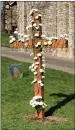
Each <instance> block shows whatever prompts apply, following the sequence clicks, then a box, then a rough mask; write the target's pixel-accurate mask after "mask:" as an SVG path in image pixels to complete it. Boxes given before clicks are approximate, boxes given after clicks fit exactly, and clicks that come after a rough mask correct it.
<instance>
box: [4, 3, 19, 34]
mask: <svg viewBox="0 0 75 130" xmlns="http://www.w3.org/2000/svg"><path fill="white" fill-rule="evenodd" d="M16 26H17V6H16V5H14V6H11V7H10V5H8V8H6V7H5V29H6V30H7V31H8V32H9V33H10V32H12V31H13V27H14V28H16Z"/></svg>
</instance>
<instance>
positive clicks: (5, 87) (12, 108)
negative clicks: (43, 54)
mask: <svg viewBox="0 0 75 130" xmlns="http://www.w3.org/2000/svg"><path fill="white" fill-rule="evenodd" d="M12 63H21V62H18V61H16V60H12V59H8V58H5V57H2V62H1V64H2V68H1V70H2V72H1V73H2V74H1V75H2V76H1V83H2V88H1V91H2V99H1V101H2V130H74V98H75V96H74V75H72V74H68V73H64V72H61V71H56V70H52V69H46V73H45V77H46V78H45V79H44V84H45V94H44V97H45V103H46V104H47V107H46V111H48V112H49V115H54V116H58V117H65V118H66V119H67V121H66V122H65V121H64V122H60V123H58V122H56V123H55V122H54V123H51V122H39V123H38V122H37V121H34V120H23V118H22V117H23V116H24V115H31V114H33V113H34V112H35V109H34V108H32V107H31V106H30V104H29V101H30V99H31V98H32V97H33V85H31V81H32V80H33V75H32V73H31V72H30V71H29V65H30V63H23V66H24V73H25V77H22V78H18V79H15V78H11V77H10V76H9V74H8V65H9V64H12Z"/></svg>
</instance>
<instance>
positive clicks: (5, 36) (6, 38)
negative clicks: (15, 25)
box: [1, 32, 9, 47]
mask: <svg viewBox="0 0 75 130" xmlns="http://www.w3.org/2000/svg"><path fill="white" fill-rule="evenodd" d="M1 46H5V47H9V35H8V34H7V33H6V32H1Z"/></svg>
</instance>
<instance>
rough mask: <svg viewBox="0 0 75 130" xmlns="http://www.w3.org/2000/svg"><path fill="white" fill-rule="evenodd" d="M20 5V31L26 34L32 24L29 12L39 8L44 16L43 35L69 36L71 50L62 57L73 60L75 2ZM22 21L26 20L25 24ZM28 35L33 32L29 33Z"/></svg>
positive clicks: (26, 3) (25, 3)
mask: <svg viewBox="0 0 75 130" xmlns="http://www.w3.org/2000/svg"><path fill="white" fill-rule="evenodd" d="M18 3H19V6H20V7H19V21H18V27H19V31H22V32H25V33H26V26H27V25H29V24H30V21H29V19H30V18H29V12H30V10H31V9H32V8H38V9H39V12H40V13H41V14H42V24H43V28H42V32H43V34H44V35H46V36H47V37H55V36H56V37H59V36H60V35H61V34H62V35H63V34H67V38H68V43H69V49H68V50H67V51H66V53H64V54H65V55H64V54H63V53H62V56H66V57H71V58H73V48H74V42H75V41H74V34H75V26H74V23H75V15H74V14H75V9H74V8H75V2H53V1H52V2H45V1H43V2H37V1H36V2H18ZM21 4H23V5H24V6H23V7H22V6H21ZM22 13H23V14H22ZM20 15H21V16H20ZM22 19H23V20H24V22H23V21H22ZM20 24H21V25H20ZM20 26H21V27H20ZM27 33H31V32H29V31H28V32H27ZM58 50H60V49H58ZM63 50H64V49H63ZM57 52H58V51H56V53H55V55H58V54H57ZM52 53H53V51H52ZM59 53H60V51H59Z"/></svg>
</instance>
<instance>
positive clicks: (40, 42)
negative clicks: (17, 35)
mask: <svg viewBox="0 0 75 130" xmlns="http://www.w3.org/2000/svg"><path fill="white" fill-rule="evenodd" d="M31 18H32V27H31V28H32V35H33V38H32V39H29V40H27V41H24V42H22V41H14V42H13V44H12V47H15V48H25V47H26V48H33V53H34V64H33V68H34V70H33V72H34V81H33V83H34V96H35V97H37V96H38V97H41V98H39V99H38V100H39V102H40V103H43V102H44V83H43V78H44V72H45V70H44V67H45V64H44V63H43V62H44V57H43V52H42V48H43V47H49V48H67V42H68V41H67V40H65V39H59V40H57V39H53V40H51V41H49V40H46V39H42V38H41V35H42V25H41V14H39V13H38V10H36V9H34V10H33V11H32V12H31ZM36 117H37V118H38V119H44V117H45V109H44V107H41V109H40V111H39V112H38V110H37V112H36Z"/></svg>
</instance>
